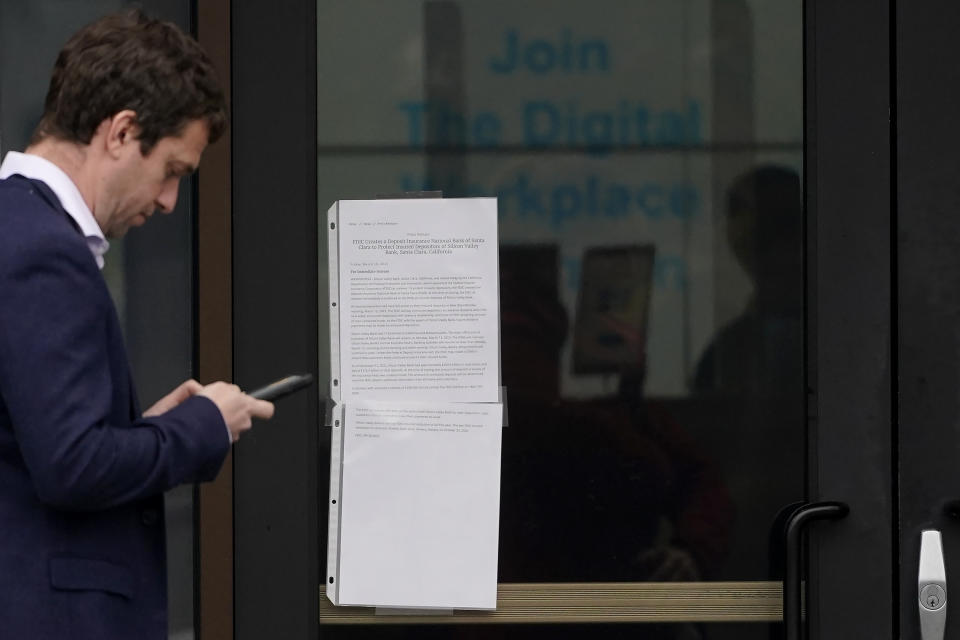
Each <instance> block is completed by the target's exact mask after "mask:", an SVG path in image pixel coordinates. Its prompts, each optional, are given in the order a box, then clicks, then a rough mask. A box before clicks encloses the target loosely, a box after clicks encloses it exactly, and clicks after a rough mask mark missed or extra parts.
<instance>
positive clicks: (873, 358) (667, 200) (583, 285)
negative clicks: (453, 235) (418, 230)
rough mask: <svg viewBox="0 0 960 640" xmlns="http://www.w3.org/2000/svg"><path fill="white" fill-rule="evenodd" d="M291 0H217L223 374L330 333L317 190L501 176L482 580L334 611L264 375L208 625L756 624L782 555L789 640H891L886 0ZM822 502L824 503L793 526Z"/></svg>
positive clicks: (612, 628)
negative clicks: (798, 527) (489, 602)
mask: <svg viewBox="0 0 960 640" xmlns="http://www.w3.org/2000/svg"><path fill="white" fill-rule="evenodd" d="M313 11H314V13H311V11H308V10H305V9H302V7H301V9H298V11H297V12H292V13H291V14H290V15H285V14H280V13H278V12H274V11H270V10H269V8H262V9H260V8H257V7H255V6H251V5H247V6H239V5H237V6H235V7H234V15H233V31H232V42H233V46H234V59H233V63H234V70H235V73H234V84H233V95H234V157H233V163H234V175H235V178H236V179H235V180H234V196H233V201H234V203H235V208H234V245H233V246H234V255H235V256H236V260H235V269H234V277H235V284H234V304H235V307H234V308H235V316H234V322H235V333H234V354H235V363H236V368H235V371H236V380H237V381H238V383H239V384H241V385H245V384H252V383H254V382H255V381H256V380H259V379H263V378H269V377H270V375H267V374H268V372H269V371H273V372H274V373H275V374H276V375H281V374H283V373H286V372H287V370H296V369H303V368H312V369H313V370H317V369H318V368H319V367H318V363H319V362H323V361H325V359H326V358H327V354H326V353H325V352H324V347H325V344H326V340H325V331H326V327H325V326H324V325H323V321H324V315H325V314H320V315H319V316H318V314H317V306H316V302H317V297H316V295H317V294H316V291H317V286H318V283H319V282H320V281H322V279H323V278H325V277H326V275H325V272H324V271H323V266H324V265H325V263H326V256H325V255H324V254H323V253H322V252H321V253H320V254H319V255H318V254H317V251H316V246H317V245H316V241H315V238H316V231H317V227H316V215H317V213H318V212H323V211H326V209H327V208H328V207H329V205H330V203H331V202H333V201H335V200H338V199H350V198H372V197H377V196H381V195H389V194H397V193H402V192H410V191H442V192H443V195H445V196H450V197H458V196H474V195H483V196H497V197H498V200H499V204H500V230H501V246H500V256H501V299H502V317H501V331H502V339H503V378H504V384H505V385H506V386H507V388H508V394H509V396H508V397H509V409H508V410H509V412H510V426H509V427H507V428H506V431H505V433H504V449H503V478H502V505H503V506H502V513H501V529H500V539H501V550H500V556H501V558H500V566H499V575H500V600H499V602H498V608H497V610H496V611H495V612H489V613H468V612H457V613H455V614H454V615H453V616H429V617H427V616H390V615H383V612H380V613H379V614H378V613H377V612H375V611H373V610H370V609H351V608H334V607H332V606H330V605H329V603H328V601H327V599H326V598H325V597H324V595H323V591H322V589H323V584H324V582H325V576H324V566H323V563H324V557H325V553H324V549H325V544H326V540H325V530H326V527H325V518H326V508H325V507H326V505H325V497H326V478H328V477H329V476H328V470H327V466H326V464H327V460H328V455H329V451H328V449H327V441H328V437H329V433H328V432H327V431H326V430H325V429H324V428H323V427H322V426H319V425H320V424H322V423H321V406H322V405H321V404H320V403H318V402H317V401H316V399H312V400H310V401H307V400H306V399H304V398H300V399H293V398H291V400H290V401H289V403H288V404H286V405H285V406H284V407H282V408H281V409H282V410H281V411H278V416H277V418H275V420H274V422H273V423H272V424H271V425H269V426H264V427H263V428H260V429H258V430H255V432H254V434H253V435H252V437H250V438H245V439H244V441H243V442H241V443H240V444H239V445H238V447H237V452H236V458H235V488H236V494H235V505H236V513H235V518H236V519H235V536H236V562H235V568H236V576H235V584H236V589H237V608H236V621H237V625H236V634H237V637H238V638H247V637H249V638H257V637H264V636H265V635H283V636H285V637H318V636H322V637H330V638H339V637H351V638H352V637H357V636H364V637H371V638H381V637H390V638H400V637H407V636H409V637H418V638H420V637H437V638H448V637H453V638H456V637H460V636H466V637H471V638H482V637H483V638H486V637H491V638H501V637H514V636H516V637H525V638H526V637H531V636H534V637H539V636H542V637H551V638H554V637H560V638H565V637H620V636H623V637H631V638H637V637H639V638H670V639H701V640H703V639H708V638H709V639H717V640H724V639H727V638H738V639H739V638H747V639H749V638H764V639H766V638H770V637H782V636H783V635H784V633H785V628H784V626H783V625H782V619H783V598H782V593H783V589H784V578H785V576H784V573H785V570H786V567H787V562H786V558H788V557H800V554H801V553H802V552H803V551H804V549H806V554H805V555H803V559H804V562H803V563H801V565H800V566H801V567H806V570H805V571H804V573H803V575H800V574H797V573H796V572H794V573H793V574H791V580H795V583H791V584H796V585H797V588H798V589H799V588H800V586H799V585H801V584H807V585H810V589H809V592H808V594H807V599H806V604H805V610H806V627H807V628H808V629H809V630H810V631H811V632H812V633H813V635H812V637H833V636H834V635H835V634H836V632H835V631H834V630H835V629H837V630H845V631H847V632H849V633H851V634H853V636H852V637H877V638H883V637H892V636H891V632H892V629H893V628H894V626H893V614H892V613H891V609H890V606H891V604H892V602H891V596H892V593H893V585H892V578H891V576H892V572H893V563H894V551H893V549H894V547H893V541H892V537H893V527H892V524H891V523H892V522H893V520H894V518H893V502H892V500H893V496H892V491H893V488H894V482H893V480H892V479H891V468H892V459H893V458H892V444H891V443H892V435H891V434H892V430H891V398H892V395H891V393H892V392H891V389H892V386H891V372H890V368H889V354H890V353H891V346H890V345H891V331H892V328H891V318H892V312H891V296H892V294H891V291H892V288H891V287H892V281H891V268H892V267H891V264H892V258H891V247H890V237H891V236H890V233H891V200H890V192H891V188H890V170H891V160H890V124H889V106H890V76H889V74H890V60H889V52H890V46H889V35H890V32H891V29H890V26H891V25H890V21H889V15H888V13H889V7H887V6H886V5H884V4H881V5H876V3H867V2H866V1H863V2H852V3H828V2H820V1H819V0H817V1H814V0H811V1H809V2H807V3H806V4H803V3H801V2H798V1H795V0H794V1H788V0H782V1H779V0H778V1H776V2H770V1H765V2H759V1H757V2H753V1H749V0H683V1H680V2H677V1H675V0H644V1H643V2H636V1H629V2H627V1H616V0H602V1H599V2H591V3H586V2H582V1H581V0H568V1H564V2H556V1H552V2H539V1H536V0H531V1H530V2H523V3H516V2H514V3H506V2H499V1H489V0H488V1H485V2H474V1H472V0H461V1H430V0H404V1H402V2H398V1H391V2H373V1H372V0H368V1H365V2H357V1H356V0H354V1H353V2H341V1H339V0H320V1H319V2H317V3H316V4H315V6H314V9H313ZM314 18H315V29H314V30H313V35H312V38H313V40H311V37H309V36H305V35H304V33H303V30H304V25H303V23H304V22H305V21H309V20H311V19H314ZM309 27H310V28H311V29H312V28H313V27H314V24H310V25H309ZM310 45H314V47H315V48H314V49H313V50H310V49H309V47H310ZM305 49H306V51H305ZM291 60H292V61H295V62H296V61H300V62H297V64H293V63H291ZM304 60H309V61H310V62H309V63H304V62H303V61H304ZM301 63H302V64H303V65H304V66H301ZM313 65H315V66H313ZM304 68H306V69H307V70H308V71H315V77H314V78H311V79H309V80H306V81H304V80H303V78H302V73H303V69H304ZM314 82H315V89H316V91H315V94H314V93H313V88H314ZM311 108H312V109H313V111H312V112H309V113H307V112H305V110H307V109H311ZM278 110H280V111H281V112H282V113H283V114H284V117H281V118H278V117H277V115H278ZM304 132H306V134H309V135H310V136H312V138H310V139H307V140H305V139H304V136H305V133H304ZM314 141H315V142H314ZM268 147H269V148H270V149H271V150H272V153H271V158H270V161H269V162H264V158H263V150H264V149H265V148H268ZM310 171H313V173H310ZM264 184H269V185H275V186H277V187H278V188H272V187H271V188H269V189H265V188H264ZM279 186H282V188H279ZM311 189H312V191H311ZM278 318H282V321H283V327H284V331H281V332H277V331H276V328H277V326H278V325H277V322H278ZM264 335H270V337H271V338H270V344H269V348H266V346H265V345H264V344H263V342H262V341H259V340H256V339H254V337H255V336H264ZM318 336H319V339H318ZM313 354H316V356H314V355H313ZM271 375H272V374H271ZM318 386H319V388H320V389H324V388H326V381H325V380H321V381H320V384H319V385H318ZM281 492H282V495H283V496H284V499H283V500H278V499H277V496H278V495H280V494H281ZM821 501H837V502H843V503H845V504H846V505H847V507H848V508H849V515H848V516H847V517H846V518H844V519H843V520H841V521H839V522H829V523H826V522H825V523H819V522H818V523H815V524H811V525H810V527H809V528H808V529H807V532H806V535H805V536H801V537H800V541H801V543H802V541H803V540H804V539H805V540H806V543H804V544H805V547H804V546H799V547H796V548H791V550H788V549H787V548H786V544H785V543H786V530H787V527H788V524H789V523H790V522H798V520H796V518H794V519H793V520H791V517H792V516H797V514H798V512H797V508H798V507H799V506H800V505H804V504H807V503H817V502H821ZM800 513H802V512H800ZM802 519H803V518H802V517H801V520H802ZM794 554H795V555H794ZM845 566H852V567H853V568H854V571H852V572H851V573H850V574H847V573H846V572H839V573H838V572H837V571H838V570H837V568H838V567H845ZM825 576H826V579H825ZM265 583H269V584H271V585H272V588H271V589H270V590H269V592H268V593H264V590H263V589H262V585H263V584H265ZM797 593H799V591H798V592H797ZM850 593H856V594H857V597H856V598H853V599H851V598H850V597H849V595H848V594H850ZM798 611H799V608H798ZM850 611H855V612H857V613H858V614H863V616H864V617H863V618H862V619H858V620H857V621H856V624H857V626H855V627H850V625H852V624H853V622H851V620H849V619H848V620H845V619H844V618H843V615H844V614H845V613H846V614H849V612H850ZM790 622H796V623H797V624H801V623H803V621H802V620H799V619H798V620H796V621H790ZM601 623H603V624H601ZM845 625H846V626H845ZM791 628H793V627H791ZM852 629H855V630H857V631H854V630H852ZM824 630H827V631H824ZM861 630H866V631H867V632H868V633H869V635H866V634H861V633H860V632H859V631H861ZM794 637H796V636H794Z"/></svg>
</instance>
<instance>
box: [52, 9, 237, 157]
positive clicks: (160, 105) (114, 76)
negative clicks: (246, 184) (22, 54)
mask: <svg viewBox="0 0 960 640" xmlns="http://www.w3.org/2000/svg"><path fill="white" fill-rule="evenodd" d="M125 109H130V110H132V111H134V112H135V113H136V123H137V126H138V127H139V128H140V135H139V140H140V149H141V151H142V153H143V154H144V155H147V154H148V153H149V152H150V150H151V149H153V146H154V145H155V144H156V143H157V141H158V140H160V139H161V138H165V137H167V136H170V135H179V134H180V132H181V131H182V129H183V127H185V126H186V125H187V124H188V123H189V122H191V121H193V120H201V119H202V120H204V121H206V124H207V126H208V127H209V133H210V139H209V141H210V142H211V143H212V142H215V141H216V140H217V139H218V138H219V137H220V136H221V134H222V133H223V131H224V129H225V127H226V120H227V109H226V101H225V99H224V95H223V90H222V89H221V88H220V84H219V82H218V81H217V78H216V74H215V72H214V69H213V64H212V63H211V62H210V59H209V58H208V57H207V54H206V53H205V52H204V51H203V49H201V48H200V45H199V44H198V43H197V41H196V40H194V39H193V38H191V37H190V36H189V35H187V34H185V33H184V32H183V31H181V30H180V28H179V27H177V26H176V25H174V24H173V23H170V22H164V21H161V20H155V19H153V18H150V17H148V16H147V15H145V14H144V13H143V12H142V11H140V10H130V11H124V12H121V13H116V14H111V15H108V16H106V17H103V18H101V19H99V20H97V21H96V22H93V23H91V24H89V25H87V26H85V27H83V28H82V29H81V30H80V31H78V32H77V33H76V34H74V35H73V37H71V38H70V40H68V41H67V43H66V44H65V45H64V46H63V49H62V50H61V51H60V54H59V55H58V56H57V61H56V63H55V64H54V66H53V75H52V76H51V78H50V88H49V89H48V91H47V97H46V100H45V102H44V111H43V118H42V119H41V121H40V124H39V125H38V126H37V130H36V131H35V132H34V134H33V142H38V141H40V140H42V139H44V138H47V137H54V138H58V139H61V140H66V141H70V142H76V143H80V144H89V143H90V140H91V139H92V138H93V134H94V133H96V130H97V127H99V126H100V123H101V122H103V121H104V120H106V119H107V118H110V117H112V116H114V115H115V114H117V113H119V112H120V111H123V110H125Z"/></svg>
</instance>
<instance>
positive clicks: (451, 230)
mask: <svg viewBox="0 0 960 640" xmlns="http://www.w3.org/2000/svg"><path fill="white" fill-rule="evenodd" d="M338 219H339V225H338V231H337V233H339V238H338V251H339V265H338V267H339V296H338V300H339V304H340V307H339V328H340V336H339V337H340V340H339V346H340V381H339V382H340V385H341V389H340V393H341V394H342V396H341V398H342V402H343V403H345V404H348V403H350V402H351V401H352V400H356V399H363V400H399V401H444V402H496V401H497V400H498V397H499V393H498V392H499V387H500V361H499V356H500V334H499V279H498V266H497V201H496V199H495V198H464V199H454V200H445V199H410V200H343V201H340V207H339V215H338Z"/></svg>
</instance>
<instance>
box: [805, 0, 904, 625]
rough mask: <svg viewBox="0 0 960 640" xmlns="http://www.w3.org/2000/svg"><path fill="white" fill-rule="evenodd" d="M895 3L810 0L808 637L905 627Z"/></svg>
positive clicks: (807, 33)
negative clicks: (835, 503)
mask: <svg viewBox="0 0 960 640" xmlns="http://www.w3.org/2000/svg"><path fill="white" fill-rule="evenodd" d="M890 11H891V7H890V5H889V4H888V2H874V1H871V0H856V1H854V2H831V1H830V0H809V1H808V2H807V3H806V7H805V17H806V54H805V55H806V60H805V62H806V147H807V148H806V154H805V156H806V212H807V242H808V268H807V274H808V278H809V282H808V316H807V321H808V349H807V353H808V357H809V363H808V372H809V374H808V375H809V380H808V382H809V394H810V405H809V410H808V415H809V467H808V473H809V478H808V482H809V495H810V497H811V499H819V500H839V501H842V502H845V503H847V504H848V505H849V507H850V514H849V516H848V517H847V518H846V519H845V520H843V521H842V522H840V523H830V524H826V523H824V524H820V525H816V526H814V527H813V528H812V531H811V532H810V539H811V548H810V554H809V572H810V579H809V584H810V585H811V587H810V589H809V593H808V595H809V598H808V601H807V602H808V606H807V610H808V612H809V637H810V638H846V637H850V638H854V637H857V638H878V639H879V638H892V637H894V635H893V632H894V629H895V624H894V617H895V614H894V612H893V611H894V607H895V588H896V587H895V583H894V578H895V571H896V563H895V562H894V560H895V546H896V538H895V529H894V524H893V523H894V522H895V517H894V516H895V513H896V511H895V498H896V495H895V489H896V478H895V476H894V475H893V470H894V469H895V466H894V461H895V459H894V455H895V451H896V448H895V446H894V443H893V430H892V426H891V423H892V415H893V414H892V401H893V380H894V378H893V373H892V368H893V366H894V356H893V349H892V347H891V344H892V340H893V331H894V324H893V318H894V316H893V313H894V311H893V310H894V308H895V307H894V306H893V295H894V294H893V268H894V262H893V254H892V244H891V235H892V231H891V229H892V224H893V198H892V185H891V167H892V157H891V130H890V126H891V125H890V106H891V69H890V53H891V45H890V34H891V23H890V19H891V14H890Z"/></svg>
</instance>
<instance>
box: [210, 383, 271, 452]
mask: <svg viewBox="0 0 960 640" xmlns="http://www.w3.org/2000/svg"><path fill="white" fill-rule="evenodd" d="M199 395H201V396H206V397H208V398H210V399H211V400H212V401H213V403H214V404H215V405H217V408H218V409H220V413H221V414H222V415H223V421H224V422H226V423H227V429H229V430H230V439H231V440H233V442H236V441H237V440H238V439H239V438H240V434H241V433H243V432H244V431H246V430H247V429H249V428H250V427H251V426H252V424H253V423H252V418H262V419H264V420H268V419H270V418H271V417H273V403H272V402H267V401H266V400H257V399H256V398H251V397H250V396H248V395H247V394H245V393H244V392H243V391H241V390H240V387H238V386H237V385H235V384H229V383H227V382H214V383H213V384H208V385H207V386H205V387H203V388H202V389H201V391H200V393H199Z"/></svg>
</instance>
